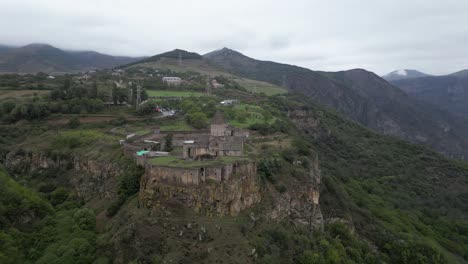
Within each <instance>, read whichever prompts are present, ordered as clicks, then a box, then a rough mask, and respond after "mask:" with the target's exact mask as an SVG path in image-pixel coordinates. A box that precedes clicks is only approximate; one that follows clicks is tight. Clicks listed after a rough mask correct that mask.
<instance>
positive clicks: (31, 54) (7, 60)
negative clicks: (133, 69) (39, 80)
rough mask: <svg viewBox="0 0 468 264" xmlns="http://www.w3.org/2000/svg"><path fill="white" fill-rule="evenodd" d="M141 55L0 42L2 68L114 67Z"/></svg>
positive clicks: (51, 70)
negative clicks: (0, 43)
mask: <svg viewBox="0 0 468 264" xmlns="http://www.w3.org/2000/svg"><path fill="white" fill-rule="evenodd" d="M139 59H141V58H132V57H125V56H111V55H107V54H102V53H99V52H96V51H68V50H62V49H59V48H56V47H54V46H52V45H50V44H44V43H31V44H28V45H25V46H22V47H8V46H6V45H3V46H0V72H18V73H36V72H49V73H57V72H58V73H60V72H79V71H88V70H95V69H103V68H113V67H116V66H119V65H121V64H126V63H129V62H133V61H136V60H139Z"/></svg>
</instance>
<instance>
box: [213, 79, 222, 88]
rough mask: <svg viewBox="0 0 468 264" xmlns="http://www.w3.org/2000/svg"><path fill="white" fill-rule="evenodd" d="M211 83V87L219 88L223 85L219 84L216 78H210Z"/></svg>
mask: <svg viewBox="0 0 468 264" xmlns="http://www.w3.org/2000/svg"><path fill="white" fill-rule="evenodd" d="M211 85H212V86H213V88H221V87H224V85H223V84H220V83H219V82H218V81H217V80H216V79H213V80H211Z"/></svg>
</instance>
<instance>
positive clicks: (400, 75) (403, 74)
mask: <svg viewBox="0 0 468 264" xmlns="http://www.w3.org/2000/svg"><path fill="white" fill-rule="evenodd" d="M426 76H430V75H429V74H425V73H423V72H420V71H417V70H408V69H401V70H396V71H392V72H391V73H389V74H386V75H384V76H382V78H384V79H385V80H387V81H396V80H404V79H412V78H419V77H426Z"/></svg>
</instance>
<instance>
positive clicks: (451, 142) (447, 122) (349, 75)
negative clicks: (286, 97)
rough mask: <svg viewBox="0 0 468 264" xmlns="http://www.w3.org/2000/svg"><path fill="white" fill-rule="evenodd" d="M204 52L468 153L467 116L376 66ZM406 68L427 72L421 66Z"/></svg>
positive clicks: (243, 72)
mask: <svg viewBox="0 0 468 264" xmlns="http://www.w3.org/2000/svg"><path fill="white" fill-rule="evenodd" d="M203 57H204V58H205V59H206V60H209V61H210V62H211V63H213V64H215V65H217V66H218V67H220V68H222V69H224V70H226V71H228V72H230V73H232V74H236V75H239V76H243V77H246V78H251V79H254V80H260V81H265V82H269V83H272V84H275V85H279V86H283V87H285V88H287V89H288V90H289V91H290V92H294V93H300V94H304V95H306V96H309V97H312V98H313V99H315V100H316V101H318V102H320V103H322V104H324V105H327V106H329V107H332V108H334V109H336V110H337V111H338V112H341V113H342V114H344V115H346V116H348V117H349V118H351V119H353V120H355V121H357V122H359V123H361V124H362V125H364V126H367V127H369V128H371V129H373V130H376V131H378V132H380V133H382V134H386V135H392V136H396V137H399V138H403V139H406V140H410V141H413V142H420V143H424V144H427V145H429V146H432V147H433V148H434V149H437V150H439V151H440V152H442V153H444V154H446V155H447V156H451V157H456V158H464V157H467V158H468V149H467V148H468V123H467V122H464V120H461V119H460V118H458V117H456V116H454V115H452V114H450V113H448V112H446V111H441V110H439V109H437V108H436V107H433V106H432V105H431V104H427V103H425V102H422V101H419V100H417V99H415V98H412V97H411V96H408V95H407V94H406V93H405V92H403V91H402V90H400V89H399V88H397V87H395V86H393V85H392V84H390V83H389V82H387V81H386V80H384V79H382V78H381V77H379V76H377V75H376V74H374V73H372V72H368V71H366V70H363V69H353V70H348V71H341V72H319V71H312V70H309V69H306V68H302V67H297V66H293V65H287V64H281V63H276V62H271V61H260V60H255V59H252V58H249V57H247V56H245V55H243V54H241V53H239V52H237V51H234V50H230V49H227V48H224V49H221V50H217V51H213V52H210V53H207V54H205V55H204V56H203ZM406 74H407V75H406V76H409V75H412V76H414V75H420V74H422V75H424V74H423V73H417V72H416V71H414V72H413V71H410V72H407V73H406ZM461 75H464V74H461ZM408 80H413V79H408Z"/></svg>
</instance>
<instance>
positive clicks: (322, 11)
mask: <svg viewBox="0 0 468 264" xmlns="http://www.w3.org/2000/svg"><path fill="white" fill-rule="evenodd" d="M0 32H1V34H0V43H2V44H9V45H25V44H28V43H32V42H39V43H49V44H52V45H54V46H57V47H59V48H63V49H73V50H96V51H99V52H103V53H109V54H113V55H130V56H141V55H154V54H158V53H161V52H164V51H168V50H172V49H175V48H181V49H186V50H189V51H195V52H198V53H202V54H203V53H205V52H209V51H211V50H214V49H219V48H222V47H229V48H232V49H236V50H238V51H240V52H242V53H244V54H246V55H248V56H250V57H254V58H258V59H263V60H272V61H278V62H284V63H289V64H296V65H300V66H303V67H307V68H311V69H314V70H326V71H338V70H346V69H350V68H365V69H368V70H371V71H374V72H376V73H378V74H384V73H387V72H390V71H392V70H394V69H400V68H412V69H417V70H421V71H424V72H427V73H430V74H446V73H450V72H454V71H457V70H460V69H466V68H468V49H467V47H468V37H467V36H468V1H459V0H445V1H435V0H434V1H427V0H424V1H423V0H413V1H402V0H392V1H389V0H387V1H375V0H360V1H357V0H353V1H342V0H327V1H321V0H293V1H266V0H256V1H249V0H239V1H219V0H198V1H195V0H171V1H150V0H136V1H127V0H125V1H124V0H94V1H91V0H82V1H68V0H67V1H63V0H61V1H59V0H3V1H1V2H0Z"/></svg>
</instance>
